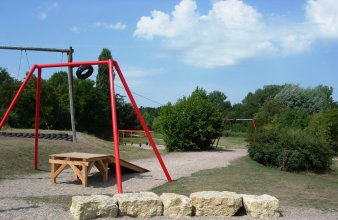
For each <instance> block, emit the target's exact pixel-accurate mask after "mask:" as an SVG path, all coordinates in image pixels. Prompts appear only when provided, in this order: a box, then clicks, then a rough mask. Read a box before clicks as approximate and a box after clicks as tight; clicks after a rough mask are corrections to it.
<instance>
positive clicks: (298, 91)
mask: <svg viewBox="0 0 338 220" xmlns="http://www.w3.org/2000/svg"><path fill="white" fill-rule="evenodd" d="M332 92H333V89H332V87H328V86H323V85H319V86H317V87H314V88H306V89H304V88H302V87H300V86H298V85H293V84H288V85H285V86H284V88H283V89H282V90H281V91H280V92H279V93H278V94H276V96H275V97H274V99H276V100H277V101H279V102H280V103H282V104H283V105H284V106H285V107H288V108H295V107H301V108H305V109H307V110H308V111H309V112H310V113H313V112H319V111H320V110H322V109H326V108H328V107H329V106H331V105H332V104H333V99H332Z"/></svg>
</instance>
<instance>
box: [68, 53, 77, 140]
mask: <svg viewBox="0 0 338 220" xmlns="http://www.w3.org/2000/svg"><path fill="white" fill-rule="evenodd" d="M67 55H68V63H71V62H73V49H72V47H69V52H68V53H67ZM73 87H74V83H73V67H71V66H68V93H69V110H70V121H71V126H72V133H73V143H76V142H77V138H76V128H75V113H74V95H73V90H74V89H73Z"/></svg>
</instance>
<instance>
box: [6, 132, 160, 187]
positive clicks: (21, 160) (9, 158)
mask: <svg viewBox="0 0 338 220" xmlns="http://www.w3.org/2000/svg"><path fill="white" fill-rule="evenodd" d="M13 132H24V131H22V130H20V131H17V130H13ZM29 132H32V131H31V130H29ZM77 136H78V143H76V144H74V143H72V142H70V141H61V140H46V139H40V140H39V163H38V167H39V170H38V171H35V170H33V152H34V139H33V138H14V137H3V136H0V181H1V179H4V178H6V177H8V176H15V175H21V174H28V173H36V172H41V171H48V172H49V171H50V165H49V163H48V159H49V158H48V155H50V154H55V153H65V152H74V151H78V152H86V153H103V154H114V146H113V143H112V142H111V141H105V140H102V139H99V138H96V137H94V136H90V135H87V134H83V133H78V135H77ZM160 152H161V154H162V155H163V154H165V153H166V152H165V151H164V150H160ZM120 154H121V158H122V159H124V160H133V159H141V158H147V157H153V156H155V154H154V152H153V151H152V150H144V149H142V148H137V147H131V146H128V145H126V146H120Z"/></svg>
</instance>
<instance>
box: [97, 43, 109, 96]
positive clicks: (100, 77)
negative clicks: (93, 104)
mask: <svg viewBox="0 0 338 220" xmlns="http://www.w3.org/2000/svg"><path fill="white" fill-rule="evenodd" d="M108 59H112V56H111V52H110V50H109V49H107V48H103V49H102V52H101V54H100V55H99V60H108ZM108 74H109V70H108V65H106V64H103V65H99V68H98V73H97V76H96V87H97V89H98V90H99V91H100V92H102V95H105V96H108V97H109V75H108Z"/></svg>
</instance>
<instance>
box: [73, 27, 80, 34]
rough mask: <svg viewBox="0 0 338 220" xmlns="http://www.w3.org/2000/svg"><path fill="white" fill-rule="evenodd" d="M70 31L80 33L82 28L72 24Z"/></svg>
mask: <svg viewBox="0 0 338 220" xmlns="http://www.w3.org/2000/svg"><path fill="white" fill-rule="evenodd" d="M71 31H72V32H74V33H81V31H82V29H81V28H80V27H78V26H73V27H72V28H71Z"/></svg>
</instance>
